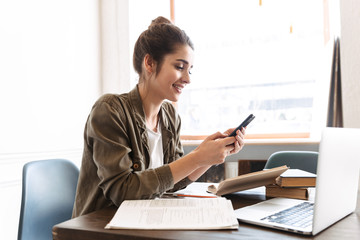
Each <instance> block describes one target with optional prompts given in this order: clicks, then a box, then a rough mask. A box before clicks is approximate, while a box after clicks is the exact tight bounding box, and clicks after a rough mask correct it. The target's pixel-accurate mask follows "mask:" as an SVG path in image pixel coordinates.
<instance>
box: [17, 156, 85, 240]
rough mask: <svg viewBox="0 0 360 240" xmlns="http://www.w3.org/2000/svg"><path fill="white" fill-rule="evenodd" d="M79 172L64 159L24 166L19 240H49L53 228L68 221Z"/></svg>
mask: <svg viewBox="0 0 360 240" xmlns="http://www.w3.org/2000/svg"><path fill="white" fill-rule="evenodd" d="M78 176H79V169H78V168H77V167H76V166H75V164H73V163H72V162H70V161H68V160H65V159H49V160H41V161H34V162H29V163H26V164H25V165H24V167H23V177H22V199H21V211H20V220H19V229H18V240H32V239H34V240H35V239H36V240H51V239H53V238H52V227H53V226H54V225H55V224H58V223H60V222H63V221H66V220H68V219H70V218H71V215H72V209H73V205H74V199H75V191H76V186H77V181H78Z"/></svg>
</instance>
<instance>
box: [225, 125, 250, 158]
mask: <svg viewBox="0 0 360 240" xmlns="http://www.w3.org/2000/svg"><path fill="white" fill-rule="evenodd" d="M234 130H235V128H230V129H228V130H226V131H225V132H224V133H225V134H227V135H230V133H232V132H233V131H234ZM244 138H245V128H242V129H241V131H240V130H237V131H236V135H235V139H236V142H234V148H233V149H232V150H231V151H230V152H229V155H232V154H235V153H238V152H239V151H240V150H241V149H242V148H243V147H244V145H245V141H244Z"/></svg>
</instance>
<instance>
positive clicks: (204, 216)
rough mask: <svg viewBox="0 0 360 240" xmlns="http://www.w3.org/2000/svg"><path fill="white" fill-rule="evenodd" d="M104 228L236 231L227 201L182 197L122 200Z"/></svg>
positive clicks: (236, 223) (222, 199)
mask: <svg viewBox="0 0 360 240" xmlns="http://www.w3.org/2000/svg"><path fill="white" fill-rule="evenodd" d="M105 228H106V229H111V228H115V229H191V230H194V229H237V228H238V221H237V219H236V217H235V214H234V210H233V207H232V204H231V201H230V200H227V199H225V198H200V199H198V198H185V199H155V200H127V201H124V202H123V203H122V204H121V206H120V207H119V209H118V210H117V212H116V213H115V215H114V217H113V219H112V220H111V221H110V223H109V224H107V226H106V227H105Z"/></svg>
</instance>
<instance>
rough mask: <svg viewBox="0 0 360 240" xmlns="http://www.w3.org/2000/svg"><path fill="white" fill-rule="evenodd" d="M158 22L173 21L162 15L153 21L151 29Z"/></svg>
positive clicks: (167, 22) (168, 22)
mask: <svg viewBox="0 0 360 240" xmlns="http://www.w3.org/2000/svg"><path fill="white" fill-rule="evenodd" d="M158 24H172V22H171V21H170V20H169V19H167V18H165V17H162V16H160V17H157V18H155V19H154V20H152V21H151V24H150V26H149V29H150V28H152V27H153V26H155V25H158Z"/></svg>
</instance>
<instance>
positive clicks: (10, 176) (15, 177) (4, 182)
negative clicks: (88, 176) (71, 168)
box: [0, 148, 82, 188]
mask: <svg viewBox="0 0 360 240" xmlns="http://www.w3.org/2000/svg"><path fill="white" fill-rule="evenodd" d="M81 156H82V148H74V149H62V150H52V151H43V152H17V153H0V188H9V187H17V186H18V185H21V179H22V168H23V166H24V164H25V163H27V162H31V161H37V160H45V159H55V158H64V159H68V160H70V161H72V162H73V163H74V164H75V165H76V166H78V167H79V168H80V164H81Z"/></svg>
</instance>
